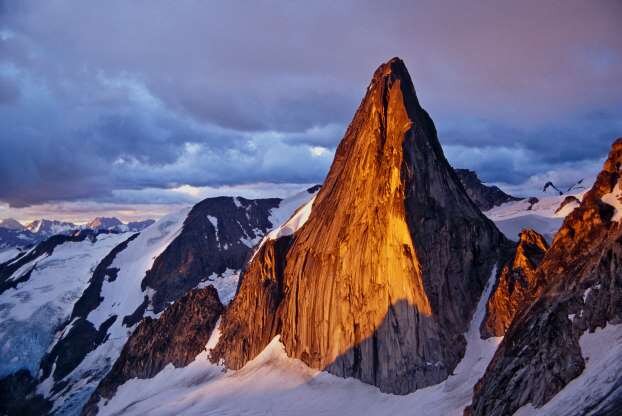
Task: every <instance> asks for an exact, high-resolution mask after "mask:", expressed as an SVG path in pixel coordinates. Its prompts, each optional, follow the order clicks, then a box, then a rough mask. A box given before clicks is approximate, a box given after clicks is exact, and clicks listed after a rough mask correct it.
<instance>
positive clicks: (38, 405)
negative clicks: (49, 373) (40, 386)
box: [0, 370, 52, 416]
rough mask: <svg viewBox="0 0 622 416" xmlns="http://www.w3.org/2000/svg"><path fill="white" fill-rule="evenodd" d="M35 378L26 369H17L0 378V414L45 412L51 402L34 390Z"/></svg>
mask: <svg viewBox="0 0 622 416" xmlns="http://www.w3.org/2000/svg"><path fill="white" fill-rule="evenodd" d="M36 386H37V382H36V380H35V379H34V378H33V377H32V376H31V375H30V372H28V370H19V371H18V372H16V373H14V374H11V375H10V376H7V377H4V378H2V379H0V415H3V416H39V415H44V414H47V412H48V411H49V410H50V409H51V407H52V403H50V402H49V401H47V400H45V399H44V398H43V397H42V396H41V395H39V394H37V393H36V392H35V388H36Z"/></svg>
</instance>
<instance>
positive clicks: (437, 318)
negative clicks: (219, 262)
mask: <svg viewBox="0 0 622 416" xmlns="http://www.w3.org/2000/svg"><path fill="white" fill-rule="evenodd" d="M308 211H310V212H307V214H308V217H307V219H306V222H304V224H303V225H302V226H301V227H299V228H298V229H297V231H296V232H295V233H294V234H293V235H291V236H290V235H288V236H286V237H281V238H277V239H275V240H271V241H265V242H264V244H262V246H261V248H260V249H259V250H258V252H257V253H256V254H255V256H254V257H253V259H252V260H251V261H250V263H249V264H248V265H247V268H246V270H245V272H244V274H243V276H244V278H243V280H242V282H241V284H240V287H239V291H238V294H237V295H236V298H235V299H234V300H233V301H232V303H231V306H230V308H229V309H228V310H227V312H226V315H225V317H224V318H223V324H222V337H221V340H220V342H219V344H218V346H217V347H216V348H215V349H214V350H213V355H212V358H213V359H215V360H219V359H221V358H222V359H224V361H225V363H226V364H227V365H228V366H230V367H233V368H240V367H241V366H243V365H244V364H245V363H246V362H247V361H248V360H250V359H252V358H253V357H254V356H256V355H257V354H258V353H259V352H260V351H261V350H262V349H263V348H264V347H265V346H266V345H267V343H268V342H269V341H270V340H271V339H272V338H273V337H274V336H275V335H279V334H280V335H281V340H282V341H283V344H284V346H285V349H286V351H287V353H288V354H289V355H290V356H292V357H296V358H300V359H301V360H302V361H304V362H305V363H307V364H308V365H310V366H312V367H315V368H320V369H325V370H327V371H330V372H332V373H334V374H337V375H339V376H344V377H357V378H359V379H361V380H362V381H364V382H367V383H370V384H374V385H376V386H378V387H380V389H381V390H383V391H387V392H393V393H401V394H403V393H408V392H411V391H413V390H415V389H417V388H421V387H424V386H427V385H430V384H432V383H436V382H439V381H441V380H443V379H444V378H446V377H447V376H448V375H449V374H450V373H451V372H452V371H453V369H454V368H455V366H456V365H457V363H458V361H459V360H460V358H461V357H462V354H463V353H464V348H465V339H464V333H465V332H466V330H467V327H468V324H469V322H470V315H471V314H472V312H473V311H474V308H475V305H476V303H477V301H478V299H479V297H480V295H481V293H482V289H483V287H484V285H485V284H486V282H487V281H488V279H489V277H490V273H491V270H492V268H493V264H494V262H495V260H496V257H497V254H498V253H499V247H500V246H501V245H502V244H504V242H505V239H504V238H503V237H502V235H501V234H500V233H499V231H498V230H496V228H495V227H494V225H493V224H492V223H491V222H490V221H489V220H488V219H487V218H485V217H484V216H483V215H482V213H481V212H480V211H479V209H478V208H477V207H476V206H475V205H474V203H473V202H472V201H471V199H470V198H469V197H468V196H467V194H466V193H465V191H464V189H463V187H462V186H461V185H460V183H459V180H458V178H457V176H456V174H455V173H454V171H453V169H452V168H451V166H449V163H448V162H447V160H446V159H445V156H444V155H443V151H442V149H441V147H440V144H439V142H438V138H437V136H436V129H435V128H434V123H433V122H432V120H431V119H430V117H429V116H428V114H427V113H426V112H425V110H423V109H422V108H421V107H420V106H419V103H418V102H417V99H416V95H415V91H414V87H413V84H412V81H411V79H410V75H408V71H407V70H406V67H405V66H404V63H403V62H402V61H401V60H399V59H392V60H390V61H389V62H387V63H385V64H382V65H381V66H380V67H379V68H378V69H377V70H376V72H375V73H374V77H373V80H372V82H371V84H370V87H369V88H368V90H367V92H366V95H365V98H364V99H363V101H362V102H361V104H360V106H359V108H358V110H357V112H356V114H355V115H354V118H353V120H352V122H351V124H350V126H349V127H348V130H347V131H346V133H345V136H344V138H343V139H342V141H341V143H340V144H339V146H338V148H337V151H336V153H335V159H334V161H333V164H332V166H331V168H330V170H329V173H328V176H327V178H326V181H325V182H324V185H323V186H322V188H321V189H320V190H319V192H318V194H317V196H316V198H315V199H314V201H313V203H312V205H311V206H310V207H308ZM455 236H460V237H459V238H456V237H455ZM447 271H451V274H450V275H447ZM429 363H435V364H434V365H430V364H429Z"/></svg>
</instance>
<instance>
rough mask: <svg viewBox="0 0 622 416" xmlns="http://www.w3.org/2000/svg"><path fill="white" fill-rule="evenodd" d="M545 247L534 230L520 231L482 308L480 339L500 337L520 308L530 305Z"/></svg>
mask: <svg viewBox="0 0 622 416" xmlns="http://www.w3.org/2000/svg"><path fill="white" fill-rule="evenodd" d="M548 248H549V246H548V244H547V243H546V240H545V239H544V237H543V236H541V235H540V234H538V233H537V232H535V231H534V230H523V231H522V232H521V233H520V239H519V241H518V245H517V246H516V249H515V251H514V253H513V256H512V257H511V258H510V260H509V261H508V262H507V263H506V264H505V265H504V266H503V269H502V270H501V274H500V275H499V278H498V279H497V282H496V284H495V288H494V290H493V292H492V294H491V295H490V299H488V303H487V305H486V318H485V319H484V321H483V322H482V328H481V330H482V335H483V336H484V337H492V336H496V337H502V336H503V335H504V334H505V331H506V330H507V329H508V327H509V326H510V323H512V320H513V319H514V316H515V315H516V313H517V312H518V311H520V309H521V308H523V307H524V306H525V305H527V304H529V303H531V301H532V300H533V295H532V294H533V293H535V292H536V291H537V288H536V268H537V267H538V265H539V264H540V262H541V261H542V258H543V257H544V254H545V253H546V250H548Z"/></svg>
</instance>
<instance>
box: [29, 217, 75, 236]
mask: <svg viewBox="0 0 622 416" xmlns="http://www.w3.org/2000/svg"><path fill="white" fill-rule="evenodd" d="M26 228H27V229H28V230H29V231H30V232H31V233H33V234H36V235H40V236H47V237H49V236H52V235H55V234H68V233H70V232H71V231H73V230H76V229H78V228H80V227H79V226H77V225H76V224H74V223H72V222H64V221H56V220H47V219H40V220H35V221H33V222H31V223H30V224H28V225H27V226H26Z"/></svg>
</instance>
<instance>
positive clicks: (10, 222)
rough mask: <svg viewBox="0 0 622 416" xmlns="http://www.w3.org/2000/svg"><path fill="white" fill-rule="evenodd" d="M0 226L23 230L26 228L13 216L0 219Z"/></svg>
mask: <svg viewBox="0 0 622 416" xmlns="http://www.w3.org/2000/svg"><path fill="white" fill-rule="evenodd" d="M0 228H6V229H9V230H17V231H23V230H25V229H26V227H24V226H23V225H22V224H21V223H20V222H19V221H17V220H15V219H13V218H6V219H3V220H0Z"/></svg>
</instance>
